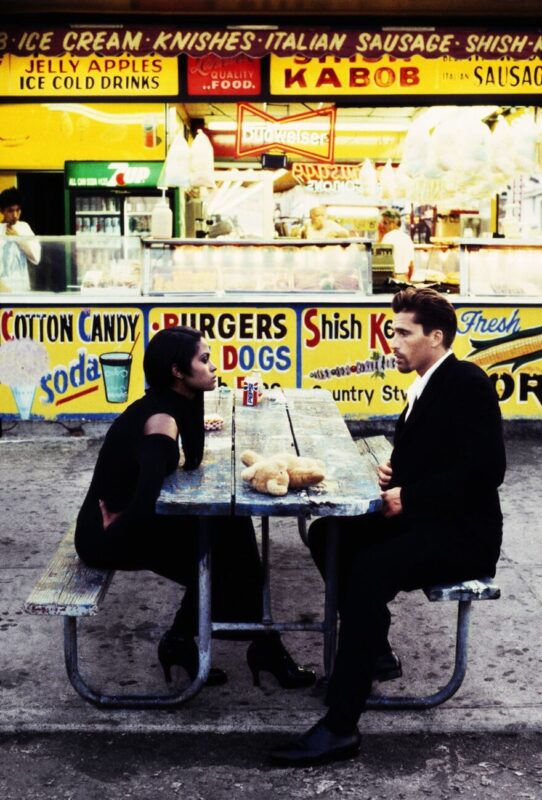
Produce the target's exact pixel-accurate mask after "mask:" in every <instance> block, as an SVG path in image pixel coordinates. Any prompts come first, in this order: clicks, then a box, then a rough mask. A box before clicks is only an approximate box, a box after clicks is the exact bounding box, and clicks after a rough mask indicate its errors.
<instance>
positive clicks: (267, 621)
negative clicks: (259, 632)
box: [262, 517, 273, 625]
mask: <svg viewBox="0 0 542 800" xmlns="http://www.w3.org/2000/svg"><path fill="white" fill-rule="evenodd" d="M262 568H263V586H262V605H263V614H262V622H263V624H264V625H271V624H272V623H273V615H272V613H271V569H270V564H269V517H262Z"/></svg>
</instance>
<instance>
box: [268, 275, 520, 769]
mask: <svg viewBox="0 0 542 800" xmlns="http://www.w3.org/2000/svg"><path fill="white" fill-rule="evenodd" d="M392 309H393V311H394V321H393V325H394V334H393V338H392V340H391V342H390V344H391V347H392V349H393V353H394V355H395V359H396V362H397V369H398V370H399V372H401V373H410V372H413V371H415V372H416V373H417V377H416V379H415V380H414V382H413V384H412V386H411V387H410V388H409V390H408V392H407V396H408V401H409V402H408V406H407V408H406V409H405V410H404V411H403V413H402V414H401V416H400V417H399V420H398V422H397V425H396V429H395V438H394V447H393V451H392V455H391V460H390V462H388V463H387V464H383V465H381V466H380V467H379V484H380V488H381V490H382V492H381V497H382V510H381V511H380V512H378V513H375V514H366V515H364V516H361V517H348V518H343V519H341V520H340V522H339V524H340V536H339V537H338V539H339V586H338V598H339V614H340V619H341V626H340V633H339V644H338V650H337V658H336V662H335V667H334V670H333V673H332V675H331V678H330V682H329V687H328V690H327V696H326V703H327V705H328V711H327V713H326V714H325V716H324V717H323V718H322V719H321V720H320V721H319V722H317V723H316V725H315V726H314V727H313V728H311V729H310V730H309V731H307V732H306V733H305V734H303V735H302V736H300V737H299V738H297V739H294V740H293V741H291V742H290V743H288V744H286V745H284V746H282V747H280V748H278V749H276V750H275V751H274V752H273V754H272V757H273V760H274V761H275V762H278V763H279V764H281V765H287V764H288V765H289V764H291V765H296V766H302V765H303V766H307V765H310V764H317V763H322V762H324V761H334V760H338V759H341V758H348V757H351V756H353V755H356V754H357V752H358V751H359V749H360V735H359V731H358V728H357V724H358V720H359V718H360V716H361V715H362V713H363V711H364V709H365V703H366V700H367V697H368V696H369V693H370V691H371V683H372V681H373V680H374V679H375V678H377V679H378V680H383V679H388V680H389V679H391V678H393V677H399V676H400V675H401V663H400V661H399V658H398V656H397V655H396V654H395V653H394V652H393V650H392V649H391V646H390V644H389V641H388V631H389V627H390V612H389V610H388V606H387V604H388V603H389V602H390V601H391V600H392V599H393V598H394V597H395V596H396V595H397V593H398V592H399V591H412V590H414V589H419V588H421V587H423V586H431V585H432V584H435V583H450V582H455V581H461V580H470V579H473V578H479V577H480V576H482V575H492V576H493V575H495V568H496V564H497V560H498V558H499V552H500V547H501V540H502V513H501V509H500V504H499V496H498V491H497V489H498V487H499V486H500V484H501V483H502V481H503V478H504V473H505V468H506V459H505V451H504V443H503V433H502V423H501V414H500V410H499V403H498V399H497V394H496V392H495V388H494V386H493V383H492V382H491V381H490V380H489V378H488V376H487V375H486V373H485V372H484V371H483V370H482V369H480V367H478V366H476V365H475V364H473V363H471V362H468V361H459V360H458V359H457V358H456V357H455V356H454V355H453V353H452V351H451V346H452V342H453V340H454V337H455V333H456V329H457V318H456V314H455V310H454V308H453V306H452V305H451V304H450V303H449V302H448V300H447V299H446V298H445V297H443V296H442V295H440V294H438V292H436V291H434V290H433V289H429V288H422V289H417V290H416V289H414V288H412V287H409V288H407V289H404V290H402V291H400V292H398V293H397V294H396V295H395V296H394V298H393V301H392ZM328 530H329V523H328V521H327V518H326V517H320V518H319V519H317V520H316V521H315V522H313V523H312V525H311V526H310V530H309V544H310V547H311V552H312V554H313V557H314V559H315V561H316V563H317V564H318V567H319V569H320V570H321V571H323V569H324V564H325V561H324V553H325V544H326V538H327V531H328Z"/></svg>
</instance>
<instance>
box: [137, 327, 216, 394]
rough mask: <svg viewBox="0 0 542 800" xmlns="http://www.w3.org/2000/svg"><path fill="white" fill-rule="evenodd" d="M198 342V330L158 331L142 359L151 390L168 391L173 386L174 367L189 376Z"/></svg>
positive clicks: (172, 329) (199, 335)
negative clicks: (172, 369)
mask: <svg viewBox="0 0 542 800" xmlns="http://www.w3.org/2000/svg"><path fill="white" fill-rule="evenodd" d="M201 339H202V333H201V331H197V330H196V329H195V328H189V327H188V326H187V325H179V326H177V327H175V328H164V330H162V331H158V333H156V334H155V335H154V336H153V337H152V339H151V340H150V342H149V344H148V345H147V349H146V350H145V355H144V356H143V370H144V372H145V378H146V379H147V383H148V384H149V386H150V387H151V389H155V390H161V389H169V388H170V386H171V385H172V383H173V375H172V373H171V368H172V367H173V366H176V367H177V368H178V369H179V371H180V372H182V373H183V375H191V373H192V368H191V364H192V359H193V358H194V356H195V355H196V351H197V349H198V343H199V342H200V340H201Z"/></svg>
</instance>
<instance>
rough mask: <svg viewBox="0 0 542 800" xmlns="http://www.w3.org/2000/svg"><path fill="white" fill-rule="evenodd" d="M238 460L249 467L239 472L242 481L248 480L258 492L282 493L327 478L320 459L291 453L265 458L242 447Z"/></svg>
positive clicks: (313, 484) (303, 487)
mask: <svg viewBox="0 0 542 800" xmlns="http://www.w3.org/2000/svg"><path fill="white" fill-rule="evenodd" d="M241 461H242V462H243V464H246V465H247V467H248V468H247V469H245V470H243V472H242V473H241V477H242V478H243V480H246V481H248V482H249V483H250V484H251V485H252V487H253V488H254V489H256V490H257V491H258V492H266V493H267V494H274V495H284V494H286V492H287V491H288V488H290V489H306V488H308V487H309V486H315V485H316V484H317V483H320V481H323V480H324V478H325V477H326V476H325V472H324V465H323V463H322V462H321V461H318V460H317V459H316V458H308V457H305V456H296V455H294V454H292V453H278V454H276V455H272V456H268V457H264V456H261V455H259V454H258V453H256V452H255V451H254V450H244V451H243V452H242V453H241ZM284 473H286V478H287V480H286V481H285V475H284Z"/></svg>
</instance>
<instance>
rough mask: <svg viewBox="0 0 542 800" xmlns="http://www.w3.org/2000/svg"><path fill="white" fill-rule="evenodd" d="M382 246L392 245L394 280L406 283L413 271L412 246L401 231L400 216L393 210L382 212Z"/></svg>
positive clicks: (388, 209) (408, 238)
mask: <svg viewBox="0 0 542 800" xmlns="http://www.w3.org/2000/svg"><path fill="white" fill-rule="evenodd" d="M382 229H383V231H384V235H383V237H382V244H391V245H393V264H394V275H393V276H394V278H395V279H399V280H404V281H407V280H409V279H410V278H411V276H412V273H413V271H414V245H413V243H412V239H411V238H410V236H408V234H406V233H404V231H402V230H401V214H400V213H399V212H398V211H397V210H396V209H395V208H387V209H386V210H385V211H383V212H382Z"/></svg>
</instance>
